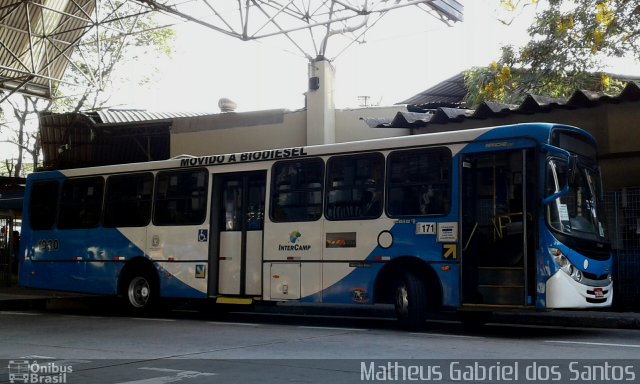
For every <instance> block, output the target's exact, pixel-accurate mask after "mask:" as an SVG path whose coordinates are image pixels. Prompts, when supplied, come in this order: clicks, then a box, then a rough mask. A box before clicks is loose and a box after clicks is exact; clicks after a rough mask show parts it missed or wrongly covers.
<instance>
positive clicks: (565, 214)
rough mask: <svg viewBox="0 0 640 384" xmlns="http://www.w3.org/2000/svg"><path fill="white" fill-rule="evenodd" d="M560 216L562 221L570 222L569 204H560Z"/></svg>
mask: <svg viewBox="0 0 640 384" xmlns="http://www.w3.org/2000/svg"><path fill="white" fill-rule="evenodd" d="M558 214H559V215H560V221H569V210H568V209H567V204H558Z"/></svg>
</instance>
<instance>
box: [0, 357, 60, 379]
mask: <svg viewBox="0 0 640 384" xmlns="http://www.w3.org/2000/svg"><path fill="white" fill-rule="evenodd" d="M7 368H9V382H10V383H11V384H15V383H24V384H36V383H37V384H64V383H67V379H68V376H67V375H68V374H70V373H72V372H73V367H72V366H71V365H59V364H56V363H55V362H48V363H44V364H38V362H37V361H35V360H34V361H29V360H9V365H8V367H7Z"/></svg>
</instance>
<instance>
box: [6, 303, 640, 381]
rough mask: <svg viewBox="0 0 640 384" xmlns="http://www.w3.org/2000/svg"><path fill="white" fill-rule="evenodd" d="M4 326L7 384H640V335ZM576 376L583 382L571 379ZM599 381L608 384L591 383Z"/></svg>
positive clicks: (499, 328) (248, 320)
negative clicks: (24, 375)
mask: <svg viewBox="0 0 640 384" xmlns="http://www.w3.org/2000/svg"><path fill="white" fill-rule="evenodd" d="M0 324H1V327H0V363H2V365H0V382H9V378H10V377H9V374H10V373H14V374H15V372H19V373H21V372H24V369H23V370H22V371H21V370H20V367H19V366H18V365H19V364H21V363H22V364H23V365H24V363H25V362H26V363H27V364H28V365H30V366H31V369H30V370H29V371H28V373H29V374H35V375H39V376H38V377H40V379H38V380H40V382H47V381H46V380H49V382H50V381H51V380H54V376H55V377H58V379H57V380H58V382H61V381H62V380H64V381H65V382H66V383H127V384H133V383H135V384H161V383H172V382H184V383H185V384H191V383H326V382H330V383H332V384H333V383H356V382H368V381H400V380H394V378H398V377H396V376H387V374H391V372H394V374H396V373H395V372H397V373H399V374H400V375H401V376H400V378H403V377H402V375H405V376H404V378H407V379H409V378H411V377H408V376H406V375H409V374H410V373H411V372H414V371H411V369H415V370H416V371H415V373H416V374H418V373H419V374H421V375H422V377H421V378H422V379H423V380H422V381H432V382H433V381H439V382H471V381H472V380H471V379H474V380H476V382H502V381H511V382H514V381H516V380H513V379H514V376H513V375H514V374H515V373H514V370H517V371H519V372H520V373H519V376H518V377H516V378H517V379H518V380H517V382H523V381H525V380H524V379H525V375H526V374H527V372H526V370H527V369H529V370H530V372H529V374H534V373H535V374H536V375H538V374H539V375H543V376H544V375H546V376H544V377H546V378H548V380H549V381H546V380H538V381H529V382H552V381H551V379H553V378H558V376H554V372H555V374H556V375H560V378H562V379H566V380H567V381H566V382H603V381H605V382H606V381H607V380H606V377H604V376H602V375H605V374H606V375H609V376H607V377H609V378H610V379H611V380H610V381H611V382H613V381H616V380H613V379H620V378H622V379H623V380H624V379H629V378H633V379H634V380H635V381H636V382H637V381H640V360H639V359H640V331H638V330H619V329H598V328H589V329H586V328H564V327H548V326H547V327H535V326H517V325H503V324H501V325H497V324H496V325H494V324H490V325H488V326H487V327H485V328H484V329H482V330H480V331H475V332H470V331H466V330H464V329H463V328H462V327H461V326H460V325H459V324H457V323H452V322H430V323H429V324H428V327H427V328H426V329H425V330H424V331H420V332H406V331H403V330H399V329H397V328H396V327H395V323H394V322H393V321H391V320H389V319H380V318H349V317H342V318H329V317H321V316H291V315H287V316H282V315H247V314H242V313H239V314H230V315H227V316H224V317H222V318H216V317H211V316H203V315H200V314H197V313H193V312H184V311H182V312H172V313H169V314H165V315H163V316H159V317H130V316H123V315H107V314H101V315H90V314H87V313H84V312H76V313H74V312H70V311H63V312H51V311H49V312H46V311H0ZM514 359H516V360H514ZM584 359H595V360H591V361H590V362H587V363H584V361H586V360H584ZM605 359H608V361H607V362H605ZM615 359H627V360H625V361H622V360H616V361H614V360H615ZM629 359H636V360H631V361H628V360H629ZM456 361H460V363H459V364H458V365H455V364H456V363H455V362H456ZM572 361H577V362H578V363H577V365H576V364H574V365H572V366H571V367H570V366H569V364H571V362H572ZM34 364H37V365H34ZM389 364H391V365H389ZM394 364H395V365H394ZM451 364H454V365H453V366H452V365H451ZM533 364H535V365H536V366H533ZM585 364H586V365H588V366H589V367H591V366H592V365H594V364H595V365H596V366H598V367H597V368H589V367H586V366H584V365H585ZM411 365H414V366H415V368H409V366H411ZM467 366H471V367H472V368H469V370H470V371H469V372H471V371H473V372H471V373H469V374H472V373H473V374H479V373H478V372H476V371H478V370H480V371H482V368H483V367H484V368H485V371H484V372H485V374H486V375H489V372H490V370H491V369H493V371H491V372H493V373H492V374H493V377H488V376H487V377H485V378H483V377H478V376H477V375H476V376H473V377H472V376H468V377H466V378H467V379H469V380H465V377H464V376H463V373H464V372H465V369H463V367H467ZM554 366H557V368H554ZM65 367H66V368H65ZM491 367H493V368H491ZM22 368H24V367H22ZM65 369H66V370H67V372H62V371H64V370H65ZM34 372H35V373H34ZM480 373H482V372H480ZM428 375H430V376H429V377H427V376H428ZM456 375H460V377H457V376H456ZM576 375H577V376H576ZM581 375H582V376H581ZM584 375H587V376H588V377H587V376H584ZM598 375H600V376H598ZM620 375H622V376H620ZM631 375H633V377H631ZM596 376H597V377H596ZM42 377H48V379H46V378H45V379H44V380H43V379H42ZM544 377H542V378H544ZM574 377H577V378H578V379H580V380H578V381H569V379H571V378H574ZM591 377H593V378H594V379H598V380H582V379H584V378H591ZM13 378H14V379H15V376H14V377H13ZM34 378H37V377H35V376H34ZM414 378H420V376H416V377H414ZM531 378H533V376H532V377H531ZM537 378H538V379H540V377H537ZM363 379H364V380H363ZM381 379H385V380H381ZM427 379H429V380H427ZM489 379H492V380H489ZM16 382H18V381H16ZM553 382H563V381H553ZM629 382H631V381H629Z"/></svg>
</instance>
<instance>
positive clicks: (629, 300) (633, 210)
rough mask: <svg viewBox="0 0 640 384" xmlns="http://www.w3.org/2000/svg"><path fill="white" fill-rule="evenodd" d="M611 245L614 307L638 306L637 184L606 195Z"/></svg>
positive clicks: (639, 237) (639, 219) (639, 241)
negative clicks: (635, 186)
mask: <svg viewBox="0 0 640 384" xmlns="http://www.w3.org/2000/svg"><path fill="white" fill-rule="evenodd" d="M605 204H606V211H607V221H608V224H609V225H608V227H609V237H610V239H611V247H612V248H613V259H614V267H613V284H614V296H613V297H614V299H613V300H614V307H617V308H620V309H640V187H638V188H625V189H623V190H622V191H617V192H609V193H607V194H606V195H605Z"/></svg>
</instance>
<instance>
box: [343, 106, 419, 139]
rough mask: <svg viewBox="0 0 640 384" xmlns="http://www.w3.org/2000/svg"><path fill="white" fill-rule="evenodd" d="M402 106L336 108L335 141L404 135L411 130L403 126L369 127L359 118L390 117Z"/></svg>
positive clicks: (400, 109) (402, 108)
mask: <svg viewBox="0 0 640 384" xmlns="http://www.w3.org/2000/svg"><path fill="white" fill-rule="evenodd" d="M406 110H407V109H406V108H405V107H404V106H391V107H373V108H358V109H339V110H336V142H338V143H344V142H347V141H358V140H366V139H380V138H383V137H395V136H406V135H409V134H410V133H411V132H410V130H409V129H404V128H370V127H369V126H368V125H367V124H365V122H364V121H363V120H362V119H361V118H378V119H384V118H387V119H388V118H391V117H393V116H395V115H396V113H398V112H400V111H406Z"/></svg>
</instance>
